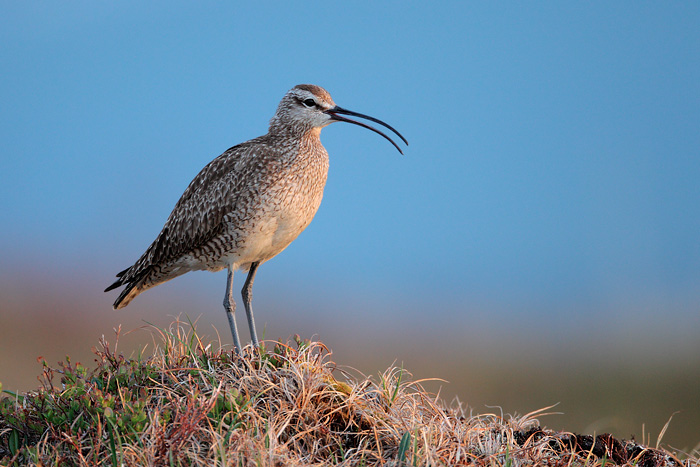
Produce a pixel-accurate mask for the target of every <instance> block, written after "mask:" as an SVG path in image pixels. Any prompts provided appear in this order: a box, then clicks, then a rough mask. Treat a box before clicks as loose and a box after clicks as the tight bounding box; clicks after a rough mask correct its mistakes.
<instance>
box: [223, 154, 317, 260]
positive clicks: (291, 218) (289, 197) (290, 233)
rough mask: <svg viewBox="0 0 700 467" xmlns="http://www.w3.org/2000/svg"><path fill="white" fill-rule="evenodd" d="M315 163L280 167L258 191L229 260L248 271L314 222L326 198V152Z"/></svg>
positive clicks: (309, 162)
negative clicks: (251, 266) (248, 267)
mask: <svg viewBox="0 0 700 467" xmlns="http://www.w3.org/2000/svg"><path fill="white" fill-rule="evenodd" d="M321 155H322V156H325V157H319V158H316V159H315V160H313V159H312V160H303V159H302V160H299V161H295V163H293V164H289V165H288V166H286V167H282V168H281V169H280V168H279V167H278V168H277V170H276V171H275V172H274V174H273V175H272V176H271V177H270V178H269V181H268V183H266V184H262V185H261V186H260V187H259V188H258V189H257V190H256V191H257V193H256V197H257V201H258V202H256V203H254V204H255V205H256V206H255V209H253V210H252V212H250V216H249V217H248V219H246V220H245V222H244V223H243V225H241V224H239V225H231V228H233V229H235V230H236V231H237V235H236V237H237V239H238V242H237V243H238V245H237V246H236V248H234V250H233V251H231V254H230V255H229V261H230V262H231V263H234V264H237V265H238V267H241V268H243V269H245V268H246V267H247V265H248V264H250V263H252V262H264V261H267V260H268V259H270V258H272V257H274V256H276V255H277V254H279V253H280V252H281V251H282V250H284V249H285V248H286V247H287V246H289V244H290V243H291V242H292V241H294V239H296V238H297V237H298V236H299V234H300V233H301V232H302V231H303V230H304V229H305V228H306V227H308V225H309V224H310V223H311V220H312V219H313V218H314V215H315V214H316V212H317V211H318V208H319V206H320V205H321V200H322V198H323V189H324V187H325V184H326V179H327V175H328V158H327V154H325V151H324V153H323V154H321Z"/></svg>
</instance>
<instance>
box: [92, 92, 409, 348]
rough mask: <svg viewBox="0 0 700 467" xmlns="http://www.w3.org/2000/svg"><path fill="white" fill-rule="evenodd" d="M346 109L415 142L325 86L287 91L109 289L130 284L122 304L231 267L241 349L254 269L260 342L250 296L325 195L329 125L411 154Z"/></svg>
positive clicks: (229, 298) (207, 171) (191, 189)
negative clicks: (265, 126) (239, 285)
mask: <svg viewBox="0 0 700 467" xmlns="http://www.w3.org/2000/svg"><path fill="white" fill-rule="evenodd" d="M343 115H350V116H355V117H360V118H364V119H366V120H370V121H373V122H375V123H379V124H380V125H383V126H384V127H386V128H388V129H389V130H391V131H393V132H394V133H396V135H398V136H399V137H400V138H401V139H402V140H403V142H404V143H406V144H408V142H407V141H406V139H405V138H404V137H403V136H401V134H400V133H399V132H398V131H396V130H395V129H394V128H392V127H391V126H390V125H387V124H386V123H384V122H382V121H381V120H378V119H376V118H373V117H370V116H367V115H363V114H360V113H357V112H352V111H350V110H346V109H343V108H341V107H338V106H337V105H335V103H334V102H333V99H332V98H331V96H330V94H328V92H327V91H326V90H325V89H323V88H321V87H319V86H314V85H310V84H300V85H298V86H295V87H294V88H293V89H291V90H290V91H289V92H287V94H286V95H285V96H284V97H283V98H282V101H281V102H280V104H279V106H278V107H277V112H275V115H274V116H273V117H272V119H271V120H270V128H269V131H268V133H267V134H266V135H264V136H260V137H259V138H255V139H252V140H250V141H246V142H245V143H241V144H239V145H236V146H233V147H232V148H230V149H228V150H227V151H225V152H224V153H223V154H221V155H220V156H219V157H217V158H216V159H214V160H213V161H211V162H210V163H209V164H207V165H206V166H205V167H204V168H203V169H202V171H201V172H199V174H197V176H196V177H195V178H194V180H192V182H191V183H190V184H189V186H188V187H187V189H186V190H185V192H184V193H183V195H182V197H181V198H180V200H179V201H178V202H177V204H176V205H175V208H174V209H173V211H172V212H171V213H170V216H169V217H168V219H167V220H166V221H165V226H163V230H161V232H160V233H159V234H158V237H156V239H155V241H154V242H153V243H152V244H151V246H149V247H148V249H146V252H145V253H144V254H143V255H142V256H141V257H140V258H139V259H138V260H137V261H136V263H134V265H133V266H131V267H130V268H128V269H125V270H124V271H122V272H120V273H119V274H117V280H116V281H115V282H114V283H113V284H112V285H110V286H109V287H107V288H106V289H105V292H107V291H110V290H112V289H115V288H117V287H121V286H125V288H124V290H122V291H121V293H120V294H119V297H118V298H117V300H116V301H115V302H114V309H115V310H116V309H119V308H123V307H125V306H127V305H128V304H129V303H130V302H131V301H132V300H133V299H134V297H136V296H137V295H138V294H140V293H141V292H143V291H145V290H147V289H150V288H151V287H155V286H156V285H158V284H162V283H163V282H166V281H169V280H170V279H174V278H175V277H177V276H180V275H182V274H185V273H186V272H189V271H197V270H208V271H220V270H222V269H224V268H227V269H228V276H227V282H226V295H225V297H224V309H225V311H226V315H227V317H228V321H229V326H230V327H231V334H232V336H233V343H234V345H235V346H236V350H237V351H238V352H240V351H241V350H242V349H241V342H240V339H239V337H238V329H237V327H236V320H235V316H234V313H235V310H236V304H235V301H234V298H233V292H232V287H233V273H234V271H236V270H242V271H248V277H247V278H246V281H245V284H244V285H243V290H242V291H241V295H242V298H243V305H244V307H245V311H246V316H247V318H248V326H249V328H250V336H251V340H252V342H253V346H254V347H257V346H258V336H257V333H256V331H255V320H254V319H253V308H252V305H251V301H252V290H253V280H254V279H255V273H256V272H257V270H258V267H259V266H260V265H261V264H262V263H264V262H265V261H267V260H269V259H270V258H273V257H274V256H276V255H277V254H278V253H280V252H281V251H282V250H284V249H285V248H286V247H287V246H288V245H289V244H290V243H291V242H292V241H293V240H294V239H295V238H297V236H298V235H299V234H300V233H301V231H302V230H304V229H305V228H306V227H307V226H308V225H309V223H310V222H311V219H313V217H314V215H315V214H316V211H317V210H318V207H319V205H320V204H321V198H322V197H323V188H324V186H325V185H326V177H327V175H328V153H327V152H326V149H325V148H324V147H323V145H322V144H321V140H320V135H321V129H322V128H323V127H325V126H327V125H330V124H331V123H333V122H348V123H353V124H355V125H360V126H362V127H364V128H367V129H369V130H372V131H374V132H375V133H378V134H380V135H381V136H383V137H384V138H386V139H387V140H389V141H390V142H391V144H393V145H394V146H395V147H396V149H398V150H399V152H400V153H401V154H403V151H401V148H399V146H398V145H397V144H396V143H395V142H394V141H393V140H392V139H391V138H390V137H388V136H387V135H386V134H384V133H383V132H381V131H379V130H377V129H376V128H374V127H371V126H369V125H367V124H365V123H362V122H359V121H356V120H352V119H350V118H347V117H343Z"/></svg>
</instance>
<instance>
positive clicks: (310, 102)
mask: <svg viewBox="0 0 700 467" xmlns="http://www.w3.org/2000/svg"><path fill="white" fill-rule="evenodd" d="M304 105H305V106H307V107H314V106H315V105H316V101H315V100H313V99H306V100H305V101H304Z"/></svg>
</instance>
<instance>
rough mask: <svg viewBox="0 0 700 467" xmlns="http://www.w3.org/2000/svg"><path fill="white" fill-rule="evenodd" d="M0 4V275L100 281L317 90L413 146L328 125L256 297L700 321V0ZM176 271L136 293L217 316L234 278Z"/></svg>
mask: <svg viewBox="0 0 700 467" xmlns="http://www.w3.org/2000/svg"><path fill="white" fill-rule="evenodd" d="M0 11H1V13H2V14H0V43H1V44H2V45H1V46H0V62H1V63H2V68H3V72H2V73H0V96H1V101H2V110H1V111H0V137H1V139H2V142H3V145H2V150H1V154H2V156H1V157H2V171H0V181H1V184H0V199H2V214H0V215H1V216H2V219H3V220H2V226H3V228H2V229H1V230H0V248H2V250H1V251H0V254H1V255H2V258H3V261H2V262H0V277H3V276H4V277H8V275H11V274H13V271H15V270H16V269H17V268H18V267H21V268H24V269H27V270H29V271H30V272H29V273H27V274H28V276H27V277H33V276H32V273H31V271H37V276H36V277H37V278H39V277H42V278H45V277H51V278H53V280H60V279H61V277H62V276H65V275H67V274H72V275H83V276H89V277H91V278H95V279H96V280H97V279H99V281H97V282H99V283H102V284H103V285H104V286H106V285H108V284H109V283H110V282H111V280H112V276H113V275H114V273H116V272H117V271H120V270H121V269H123V268H125V267H127V266H128V265H130V264H131V263H132V262H133V261H134V260H135V259H136V258H138V256H139V255H140V254H141V253H142V252H143V250H144V249H145V248H146V247H147V246H148V244H149V243H150V242H151V241H152V240H153V239H154V238H155V235H156V234H157V233H158V232H159V230H160V228H161V227H162V224H163V222H164V221H165V219H166V217H167V216H168V214H169V212H170V210H171V209H172V207H173V206H174V204H175V202H176V201H177V199H178V198H179V196H180V195H181V193H182V191H183V190H184V189H185V187H186V186H187V184H188V183H189V181H190V180H191V179H192V178H193V177H194V175H196V173H197V172H198V171H199V170H200V169H201V168H202V167H203V166H204V165H205V164H206V163H207V162H208V161H209V160H211V159H213V158H214V157H215V156H217V155H218V154H220V153H221V152H223V151H224V150H225V149H227V148H228V147H230V146H232V145H234V144H237V143H239V142H242V141H245V140H247V139H250V138H253V137H256V136H259V135H261V134H263V133H265V132H266V130H267V123H268V121H269V119H270V117H271V116H272V114H273V113H274V110H275V108H276V106H277V103H278V102H279V99H280V98H281V97H282V96H283V95H284V93H285V92H286V91H287V90H288V89H289V88H291V87H293V86H294V85H295V84H298V83H313V84H318V85H321V86H323V87H325V88H326V89H327V90H328V91H329V92H330V93H331V94H332V96H333V97H334V99H335V101H336V103H338V104H339V105H341V106H343V107H346V108H348V109H351V110H355V111H358V112H362V113H366V114H369V115H372V116H375V117H377V118H380V119H383V120H385V121H386V122H388V123H390V124H391V125H393V126H394V127H395V128H397V129H398V130H399V131H401V133H402V134H403V135H404V136H405V137H406V138H407V139H408V140H409V142H410V146H409V147H408V149H407V150H406V151H405V152H406V155H405V156H400V155H399V154H398V153H397V152H396V151H395V150H394V149H393V148H392V147H391V145H390V144H388V142H386V141H385V140H383V139H382V138H380V137H379V136H377V135H376V134H373V133H372V132H369V131H366V130H364V129H362V128H359V127H356V126H352V125H344V124H341V123H337V124H334V125H332V126H330V127H328V128H326V129H324V130H323V133H322V141H323V143H324V145H325V146H326V148H327V149H328V152H329V153H330V157H331V168H330V174H329V179H328V184H327V187H326V192H325V198H324V202H323V204H322V206H321V209H320V211H319V212H318V214H317V216H316V219H315V220H314V222H313V223H312V224H311V226H310V227H309V228H308V229H307V230H306V231H305V232H304V233H303V234H302V235H301V236H300V237H299V239H297V241H296V242H295V243H293V244H292V246H290V247H289V248H288V250H286V251H285V252H283V253H282V254H281V255H280V256H278V257H277V258H275V259H273V260H272V261H270V262H269V263H268V264H266V265H264V266H263V267H261V269H260V272H259V275H258V278H257V282H256V292H257V293H258V294H265V295H268V296H269V295H270V294H274V295H275V300H278V301H280V302H282V303H290V306H292V307H294V306H295V305H294V304H295V303H296V302H295V300H301V299H300V297H303V296H308V295H314V296H319V297H322V298H323V301H325V303H326V304H327V305H328V306H330V307H334V306H338V307H344V306H347V307H349V308H361V309H362V310H364V312H365V313H368V314H372V313H378V314H382V313H386V314H387V315H390V316H399V315H400V314H408V316H415V317H417V316H420V315H421V314H427V315H428V316H429V317H430V316H433V317H436V320H435V321H431V322H433V323H434V324H435V326H439V325H440V323H442V324H444V323H445V322H450V323H451V326H453V327H454V328H455V329H458V330H460V329H465V328H467V327H469V326H471V325H470V324H469V323H472V322H473V321H474V320H475V319H479V320H489V319H492V320H494V322H495V323H496V324H499V323H501V324H502V323H516V324H517V326H519V325H521V324H522V323H527V322H532V321H531V320H534V322H538V321H542V322H546V323H548V326H555V327H556V326H559V327H561V328H562V329H566V328H571V327H572V326H575V324H577V323H585V322H587V321H588V320H589V319H590V318H591V317H592V316H594V317H596V316H597V317H605V319H609V320H610V321H611V322H615V320H616V319H617V320H619V322H624V321H625V320H626V319H627V318H628V317H629V316H634V317H635V319H637V320H641V321H640V322H641V324H640V325H639V326H640V328H641V329H643V330H645V331H646V332H655V331H657V330H659V329H660V328H662V329H664V330H665V331H666V332H667V333H668V335H670V336H673V335H676V333H681V334H683V333H687V334H684V335H697V332H698V331H700V317H699V315H700V313H698V310H700V202H699V201H700V183H699V181H700V29H699V28H698V24H700V4H698V3H697V2H674V3H650V2H614V3H611V2H586V3H568V2H567V3H551V2H549V3H536V4H533V3H498V4H495V3H486V2H471V3H468V2H454V3H444V4H441V6H439V7H436V6H435V5H434V4H427V3H425V4H424V3H419V2H386V3H375V2H373V3H367V4H356V3H350V2H311V3H304V4H292V3H283V2H279V3H267V4H263V6H260V4H259V3H250V4H249V5H242V6H236V5H234V4H233V3H223V2H220V3H216V2H203V3H200V2H196V3H195V2H98V3H94V2H41V3H35V2H15V3H9V2H5V3H3V5H2V6H1V7H0ZM39 271H40V272H41V274H39ZM40 280H42V279H37V281H40ZM237 280H238V281H239V284H240V285H242V281H243V278H242V275H240V274H239V276H238V277H237ZM178 281H179V282H178ZM175 282H176V283H170V284H168V285H165V286H162V287H163V290H159V289H160V288H159V289H154V290H153V291H149V292H147V294H146V295H148V294H153V295H154V297H166V296H167V295H168V294H169V293H174V292H177V293H183V294H188V293H191V294H195V293H206V294H211V295H212V297H214V298H212V299H211V300H210V301H209V302H207V303H206V306H209V304H210V303H211V304H215V305H212V307H213V306H216V307H219V306H220V302H221V300H222V299H223V292H224V284H225V274H224V273H221V274H219V275H216V276H212V275H209V274H204V273H198V276H197V277H195V278H194V279H185V278H180V279H177V280H176V281H175ZM263 284H264V285H263ZM91 293H92V292H91ZM95 293H101V291H99V290H97V291H96V292H95ZM103 297H104V308H105V309H109V307H110V305H111V302H112V301H113V300H114V298H115V297H114V295H106V294H103ZM139 301H140V299H136V301H135V302H134V304H133V305H130V307H132V306H135V305H136V306H144V305H137V304H138V303H139ZM336 302H342V303H336ZM143 303H147V302H143ZM297 306H299V305H297ZM183 311H185V310H183ZM218 312H220V310H219V309H216V311H212V313H218ZM477 314H479V315H480V316H475V315H477ZM440 316H443V319H442V320H441V319H439V318H440ZM447 317H449V319H448V318H447ZM257 318H258V321H259V322H265V321H271V320H273V319H274V317H273V316H271V315H270V314H268V315H260V314H258V315H257ZM424 319H425V318H424ZM450 320H456V321H450ZM224 326H225V324H224V323H223V320H222V327H224ZM514 326H515V325H514ZM435 332H436V333H438V334H439V333H441V332H442V331H441V330H439V329H437V330H435Z"/></svg>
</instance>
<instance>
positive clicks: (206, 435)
mask: <svg viewBox="0 0 700 467" xmlns="http://www.w3.org/2000/svg"><path fill="white" fill-rule="evenodd" d="M157 332H158V333H159V334H160V337H157V339H158V340H160V342H159V345H158V346H157V348H156V349H155V350H154V352H153V354H152V355H151V356H149V357H148V358H145V357H144V356H143V355H139V356H137V357H135V358H125V357H124V356H123V355H118V354H117V353H116V352H114V351H112V350H111V349H110V346H109V344H108V343H107V342H106V341H105V340H104V339H103V340H102V341H101V344H100V348H99V349H95V354H96V356H97V360H96V361H97V365H96V368H95V369H92V370H89V369H87V368H86V367H84V366H82V365H80V364H73V363H72V362H71V361H70V359H66V361H65V362H64V363H62V364H60V365H59V368H51V367H49V365H47V364H46V363H45V362H44V366H43V376H42V380H43V384H42V387H41V388H40V389H38V390H37V391H33V392H30V393H26V394H13V393H10V392H7V391H6V392H5V393H4V396H3V397H2V399H0V464H1V465H47V466H48V465H52V466H54V465H57V466H73V465H75V466H151V465H154V466H158V465H163V466H214V465H220V466H275V467H277V466H311V465H314V466H321V465H324V466H325V465H339V466H346V465H347V466H350V465H386V466H442V465H444V466H459V465H477V466H481V465H488V466H519V465H552V466H559V465H561V466H572V465H573V466H601V467H602V466H605V465H612V464H617V465H630V466H632V465H635V466H642V467H651V466H691V465H693V466H696V465H699V463H700V462H699V461H698V459H697V458H689V457H687V456H685V457H686V458H685V459H684V460H680V459H679V457H677V456H676V455H674V454H672V453H671V452H668V451H665V450H661V449H652V448H648V447H645V446H642V445H639V444H637V443H636V442H633V441H620V440H617V439H615V438H613V437H612V436H610V435H601V436H598V437H592V436H585V435H576V434H572V433H561V432H553V431H551V430H547V429H544V428H542V427H540V424H539V423H538V421H537V420H536V419H535V418H534V417H535V416H537V415H538V414H541V412H539V413H533V414H528V415H525V416H520V417H517V416H512V417H503V416H497V415H492V414H489V415H471V414H467V413H465V410H464V408H463V407H462V406H461V405H459V404H453V405H452V406H447V405H445V404H444V403H443V402H442V401H441V400H439V399H438V398H437V397H436V396H435V395H433V394H429V393H427V392H426V391H425V390H424V389H423V388H422V386H421V384H420V381H411V380H410V375H409V374H408V373H407V372H406V371H404V370H403V369H401V368H395V367H392V368H389V369H388V370H387V371H386V372H384V373H383V374H380V375H378V377H374V378H368V377H366V376H364V375H362V374H360V373H359V372H356V371H354V370H348V369H340V368H338V367H336V365H335V363H333V362H332V361H331V360H330V357H331V353H330V352H329V351H328V349H327V348H326V347H325V346H324V345H323V344H322V343H319V342H302V341H301V340H299V339H296V341H295V342H293V343H291V344H281V343H273V344H270V343H269V342H268V343H267V344H266V346H267V348H265V346H263V347H261V348H260V349H255V350H254V349H251V348H250V347H248V348H246V349H245V355H242V356H239V355H236V354H235V352H232V351H223V350H220V349H219V350H213V349H212V346H211V344H207V343H204V342H202V341H201V339H200V337H199V336H198V335H197V333H196V332H195V330H194V328H193V326H191V325H183V324H182V323H180V322H176V323H174V324H173V326H172V328H171V329H170V330H169V331H162V330H160V331H157ZM219 347H220V346H219Z"/></svg>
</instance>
